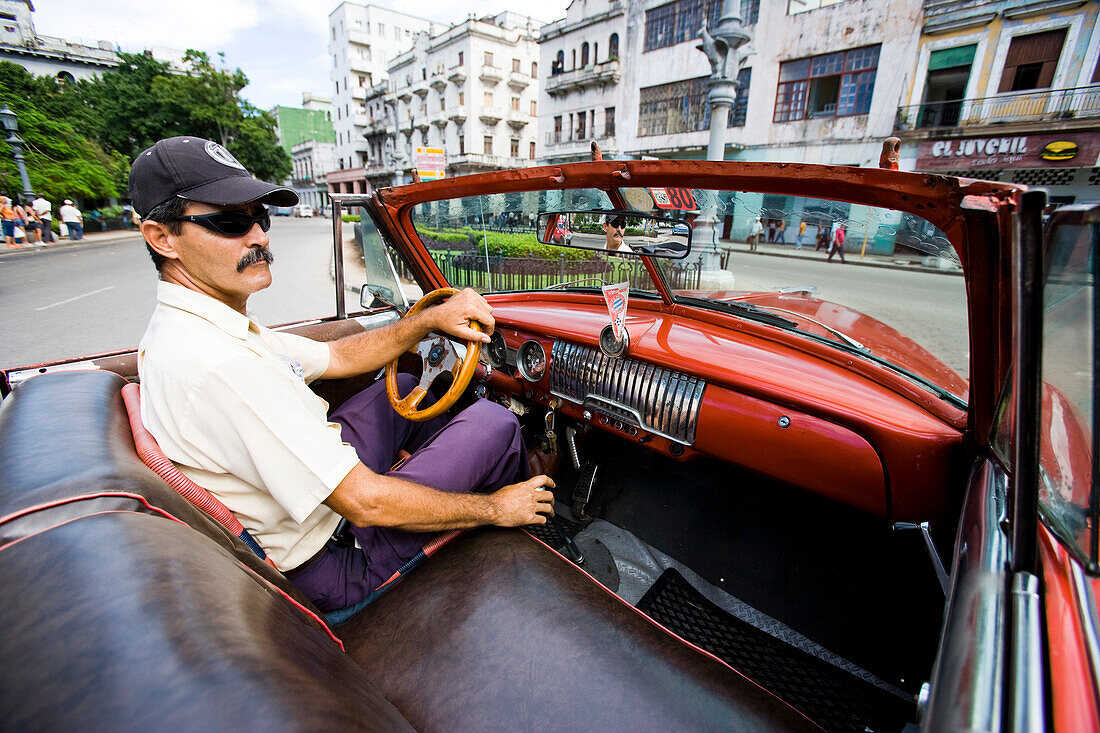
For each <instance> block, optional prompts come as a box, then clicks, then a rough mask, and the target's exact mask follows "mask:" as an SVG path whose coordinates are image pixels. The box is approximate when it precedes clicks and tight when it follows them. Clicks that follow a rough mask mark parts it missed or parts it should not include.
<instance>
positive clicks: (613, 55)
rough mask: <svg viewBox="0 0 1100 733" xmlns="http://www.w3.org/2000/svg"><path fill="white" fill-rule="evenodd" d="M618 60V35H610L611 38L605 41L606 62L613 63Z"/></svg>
mask: <svg viewBox="0 0 1100 733" xmlns="http://www.w3.org/2000/svg"><path fill="white" fill-rule="evenodd" d="M618 58H619V34H618V33H612V34H611V38H609V39H607V60H608V61H615V60H616V59H618Z"/></svg>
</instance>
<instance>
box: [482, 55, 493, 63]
mask: <svg viewBox="0 0 1100 733" xmlns="http://www.w3.org/2000/svg"><path fill="white" fill-rule="evenodd" d="M482 63H483V64H485V65H486V66H492V65H493V52H492V51H486V52H485V59H484V61H482Z"/></svg>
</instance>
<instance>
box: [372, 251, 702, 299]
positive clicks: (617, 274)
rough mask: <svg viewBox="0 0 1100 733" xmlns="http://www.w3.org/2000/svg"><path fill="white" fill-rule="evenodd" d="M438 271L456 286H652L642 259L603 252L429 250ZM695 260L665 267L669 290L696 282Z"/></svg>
mask: <svg viewBox="0 0 1100 733" xmlns="http://www.w3.org/2000/svg"><path fill="white" fill-rule="evenodd" d="M431 255H432V260H434V261H435V264H436V266H437V267H439V270H440V272H442V273H443V277H445V278H446V279H447V282H449V283H450V284H451V285H452V286H454V287H456V288H467V287H468V288H473V289H475V290H478V291H481V292H496V291H500V290H540V289H544V288H549V287H551V286H554V285H557V286H559V287H560V286H562V285H564V284H566V283H576V284H578V285H591V286H593V287H598V286H599V284H600V282H603V283H619V282H628V283H630V288H631V290H650V291H652V290H655V289H656V287H655V286H654V284H653V280H652V279H651V278H650V277H649V272H648V271H647V270H646V269H645V265H644V264H643V263H642V261H641V260H640V259H637V258H619V257H603V256H600V255H598V254H597V255H595V256H594V257H593V258H592V259H587V260H569V259H566V258H565V256H564V255H563V256H561V257H559V258H558V259H556V260H554V259H540V258H534V257H502V256H500V255H490V256H489V257H488V259H486V257H485V255H483V254H476V253H473V252H432V253H431ZM390 256H391V258H392V259H393V262H394V265H395V267H396V269H397V274H398V276H400V277H401V279H402V280H408V281H410V282H411V281H413V280H414V277H413V273H412V271H411V270H410V269H409V267H408V265H407V264H406V263H405V261H404V260H403V259H401V258H400V257H398V256H397V255H396V253H395V252H393V251H392V250H391V252H390ZM701 263H702V260H701V258H700V259H699V260H695V259H692V260H682V261H678V262H676V263H675V264H674V265H673V266H672V267H671V268H670V270H669V279H670V283H669V284H670V286H671V287H672V288H673V289H674V290H694V289H698V287H699V274H700V271H701V269H702V268H701Z"/></svg>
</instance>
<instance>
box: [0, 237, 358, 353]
mask: <svg viewBox="0 0 1100 733" xmlns="http://www.w3.org/2000/svg"><path fill="white" fill-rule="evenodd" d="M269 236H270V237H271V241H272V250H273V252H274V253H275V263H274V264H273V265H272V276H273V279H274V284H273V285H272V287H271V288H269V289H267V290H265V291H263V292H261V293H258V294H257V295H256V296H254V297H253V298H252V299H251V300H250V301H249V306H250V307H251V308H252V310H253V313H254V314H255V316H256V317H257V319H258V320H259V321H260V322H261V323H264V324H269V325H270V324H276V323H287V322H290V321H296V320H302V319H306V318H316V317H318V316H325V315H332V314H334V313H335V312H336V304H335V300H334V297H333V288H332V277H331V274H330V273H331V268H332V222H331V220H329V219H321V218H317V219H291V218H284V217H276V218H275V219H274V220H273V222H272V227H271V231H270V232H269ZM156 285H157V280H156V273H155V271H154V270H153V265H152V262H151V261H150V260H149V255H148V254H147V253H146V251H145V247H144V246H143V244H142V242H141V240H140V239H138V238H136V237H135V238H133V239H131V240H129V241H125V242H118V243H114V244H89V245H87V246H86V247H84V246H77V247H69V248H65V249H57V250H52V251H38V252H33V253H27V254H20V255H19V256H16V257H6V258H4V259H2V260H0V313H2V314H3V317H2V318H0V344H3V346H2V347H0V367H11V366H20V365H26V364H33V363H38V362H42V361H47V360H51V359H60V358H65V357H69V356H81V355H84V354H91V353H96V352H103V351H112V350H114V349H124V348H132V347H134V346H136V345H137V343H138V341H139V340H140V339H141V334H142V333H144V331H145V324H146V323H147V322H148V321H149V315H150V314H151V313H152V310H153V305H154V301H155V298H156Z"/></svg>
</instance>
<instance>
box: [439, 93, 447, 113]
mask: <svg viewBox="0 0 1100 733" xmlns="http://www.w3.org/2000/svg"><path fill="white" fill-rule="evenodd" d="M445 109H447V97H445V96H444V95H442V94H440V95H439V111H440V112H442V111H444V110H445Z"/></svg>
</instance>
